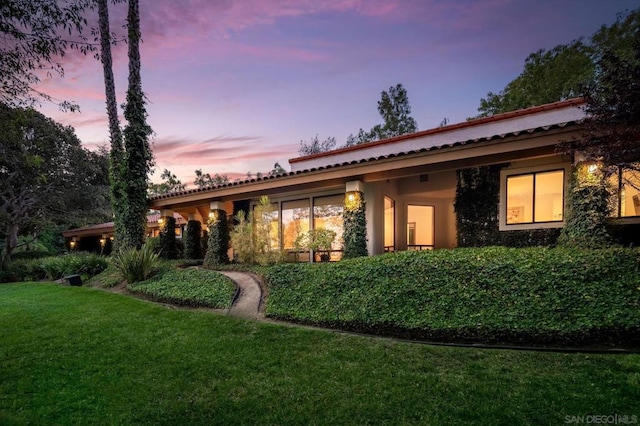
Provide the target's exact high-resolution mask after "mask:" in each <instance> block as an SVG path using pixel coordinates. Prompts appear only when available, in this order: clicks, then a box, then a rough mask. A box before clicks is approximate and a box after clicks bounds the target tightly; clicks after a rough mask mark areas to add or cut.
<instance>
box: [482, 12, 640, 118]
mask: <svg viewBox="0 0 640 426" xmlns="http://www.w3.org/2000/svg"><path fill="white" fill-rule="evenodd" d="M639 30H640V9H637V10H634V11H632V12H628V13H624V14H620V15H619V16H618V19H617V20H616V22H615V23H614V24H612V25H611V26H604V25H603V26H602V27H601V28H600V29H599V30H598V31H596V32H595V33H594V34H593V35H592V36H591V38H590V39H589V40H588V41H586V42H585V41H584V40H583V39H577V40H574V41H572V42H570V43H568V44H561V45H558V46H556V47H554V48H552V49H550V50H546V49H540V50H538V51H537V52H534V53H532V54H531V55H529V56H528V57H527V59H526V60H525V64H524V70H523V71H522V73H521V74H520V75H519V76H518V77H516V78H515V79H514V80H513V81H511V82H510V83H509V84H507V86H506V87H505V88H504V89H503V90H501V91H500V92H498V93H492V92H489V93H488V94H487V97H486V98H483V99H481V100H480V107H479V108H478V112H479V113H480V114H479V115H478V116H477V117H486V116H491V115H494V114H500V113H503V112H509V111H515V110H518V109H523V108H528V107H531V106H535V105H541V104H545V103H550V102H556V101H561V100H565V99H569V98H572V97H576V96H582V95H583V94H584V93H585V88H586V87H588V86H592V85H594V84H597V83H598V80H599V76H600V69H599V67H600V60H601V59H602V58H603V57H604V56H605V55H606V54H607V52H614V53H615V55H616V56H617V57H619V58H621V59H624V58H626V59H629V58H630V57H631V56H632V55H633V53H632V45H633V37H634V34H635V33H637V32H638V31H639Z"/></svg>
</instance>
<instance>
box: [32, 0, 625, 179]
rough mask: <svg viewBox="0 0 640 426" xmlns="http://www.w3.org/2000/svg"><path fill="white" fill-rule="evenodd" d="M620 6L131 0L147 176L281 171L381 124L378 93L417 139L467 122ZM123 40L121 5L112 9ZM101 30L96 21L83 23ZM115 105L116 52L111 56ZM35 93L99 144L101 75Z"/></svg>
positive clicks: (507, 0)
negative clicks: (401, 112)
mask: <svg viewBox="0 0 640 426" xmlns="http://www.w3.org/2000/svg"><path fill="white" fill-rule="evenodd" d="M634 7H637V3H636V2H635V1H627V0H561V1H557V0H538V1H530V0H482V1H476V0H468V1H453V0H447V1H445V0H395V1H394V0H329V1H321V0H242V1H228V0H186V1H180V2H176V1H174V0H140V9H141V15H142V20H141V25H142V34H143V39H144V43H143V45H142V48H141V49H142V51H141V55H142V67H143V70H142V78H143V82H142V84H143V89H144V90H145V92H146V94H147V96H148V98H149V104H148V105H147V109H148V112H149V118H148V121H149V124H150V125H151V126H152V128H153V130H154V131H155V136H154V139H153V144H154V153H155V158H156V173H155V175H154V176H153V177H152V179H153V180H155V181H157V180H159V175H160V172H161V171H162V170H163V169H165V168H168V169H169V170H171V171H172V172H173V173H175V174H177V175H178V177H179V178H180V179H181V180H182V181H183V182H184V183H186V184H191V183H192V182H193V179H194V176H195V173H194V170H195V169H202V170H203V171H204V172H205V173H211V174H212V175H213V174H215V173H220V174H229V175H230V176H232V177H235V176H244V175H246V173H247V172H248V171H250V172H253V173H255V172H267V171H269V170H270V169H271V168H272V167H273V165H274V163H275V162H279V163H280V164H281V165H282V166H283V167H284V168H285V169H287V170H288V169H289V164H288V161H287V160H288V159H289V158H294V157H296V156H297V151H298V147H299V145H300V140H303V139H304V140H308V139H310V138H311V137H313V136H314V135H316V133H317V134H319V137H320V138H321V139H324V138H326V137H328V136H334V137H336V139H337V140H338V144H339V145H341V144H344V142H345V141H346V138H347V136H348V135H349V134H350V133H357V131H358V129H359V128H361V127H362V128H364V129H370V128H371V127H372V126H373V125H375V124H377V123H380V122H381V118H380V117H379V115H378V112H377V109H376V103H377V101H378V99H379V98H380V92H381V91H382V90H386V89H388V88H389V87H390V86H392V85H395V84H397V83H402V84H403V85H404V86H405V88H406V89H407V92H408V95H409V100H410V103H411V107H412V115H413V117H414V118H415V119H416V120H417V122H418V125H419V128H420V129H421V130H424V129H428V128H431V127H436V126H437V125H438V124H439V123H440V121H441V120H442V119H443V118H445V117H446V118H448V119H449V120H450V123H455V122H460V121H464V120H465V119H466V118H467V117H470V116H473V115H476V113H477V111H476V110H477V107H478V105H479V103H480V98H482V97H485V96H486V94H487V92H489V91H493V92H497V91H500V90H501V89H502V88H504V86H505V85H506V84H507V83H508V82H509V81H511V80H512V79H513V78H515V77H516V76H517V75H518V74H519V73H520V72H521V70H522V66H523V63H524V59H525V58H526V57H527V56H528V55H529V54H530V53H531V52H533V51H536V50H538V49H541V48H551V47H553V46H555V45H557V44H561V43H567V42H569V41H571V40H573V39H575V38H578V37H580V36H585V37H588V36H590V35H591V34H592V33H593V32H594V31H596V30H597V29H598V28H599V27H600V26H601V25H603V24H610V23H612V22H614V21H615V18H616V14H617V13H619V12H622V11H624V10H625V9H632V8H634ZM110 14H111V18H112V19H111V21H112V22H111V27H112V30H113V31H120V32H121V31H122V29H121V27H122V25H123V24H124V17H125V15H126V6H125V5H119V6H113V5H110ZM93 19H94V20H97V18H96V17H94V18H93ZM114 62H115V65H114V68H115V69H114V71H115V73H116V90H117V92H118V98H119V99H118V103H123V102H124V100H125V91H126V82H127V80H126V79H127V70H126V67H127V64H126V45H125V44H120V45H118V46H117V47H116V48H115V50H114ZM42 89H43V90H44V91H46V92H47V93H49V94H51V95H53V96H55V97H56V98H59V99H67V100H72V101H75V102H76V103H78V104H79V105H80V107H81V113H74V114H71V113H62V112H59V111H57V110H56V108H55V107H54V106H51V105H43V106H42V108H41V110H42V111H43V112H44V113H45V114H47V115H49V116H51V117H53V118H54V119H56V120H57V121H60V122H62V123H63V124H68V125H72V126H73V127H74V128H75V129H76V133H77V134H78V136H79V137H80V139H81V140H82V141H83V143H84V144H85V145H86V146H87V147H89V148H93V147H97V146H100V145H106V144H108V141H109V137H108V128H107V119H106V109H105V104H104V86H103V80H102V68H101V65H100V63H99V62H98V61H96V60H95V59H93V58H92V57H91V56H88V57H82V56H79V55H77V54H72V55H69V57H68V59H67V63H66V66H65V77H64V78H63V79H61V78H53V79H52V80H48V81H44V82H43V84H42Z"/></svg>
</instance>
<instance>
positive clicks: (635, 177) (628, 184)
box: [612, 169, 640, 217]
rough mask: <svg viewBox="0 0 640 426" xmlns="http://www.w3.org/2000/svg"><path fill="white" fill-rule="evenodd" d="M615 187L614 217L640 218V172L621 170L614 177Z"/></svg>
mask: <svg viewBox="0 0 640 426" xmlns="http://www.w3.org/2000/svg"><path fill="white" fill-rule="evenodd" d="M612 184H613V187H614V191H613V193H614V200H615V206H614V216H616V217H632V216H640V172H639V171H637V170H634V169H619V171H618V173H616V174H614V175H613V176H612Z"/></svg>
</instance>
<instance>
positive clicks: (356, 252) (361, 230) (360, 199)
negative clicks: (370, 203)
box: [342, 180, 368, 259]
mask: <svg viewBox="0 0 640 426" xmlns="http://www.w3.org/2000/svg"><path fill="white" fill-rule="evenodd" d="M343 226H344V232H343V234H342V238H343V240H344V248H343V250H344V251H343V258H345V259H349V258H353V257H360V256H367V255H368V251H367V218H366V205H365V201H364V184H363V183H362V182H361V181H359V180H355V181H350V182H347V185H346V193H345V199H344V212H343Z"/></svg>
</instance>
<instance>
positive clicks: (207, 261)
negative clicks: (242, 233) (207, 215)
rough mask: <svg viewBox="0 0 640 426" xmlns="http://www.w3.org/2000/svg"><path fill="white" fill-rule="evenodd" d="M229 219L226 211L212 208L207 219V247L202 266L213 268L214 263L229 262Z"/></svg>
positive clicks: (222, 263)
mask: <svg viewBox="0 0 640 426" xmlns="http://www.w3.org/2000/svg"><path fill="white" fill-rule="evenodd" d="M229 241H230V235H229V221H228V220H227V212H225V211H224V210H214V211H213V217H212V218H211V219H210V220H209V241H208V243H207V246H208V249H207V253H206V255H205V258H204V267H205V268H213V267H215V266H216V265H224V264H227V263H229V254H228V252H229Z"/></svg>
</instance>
